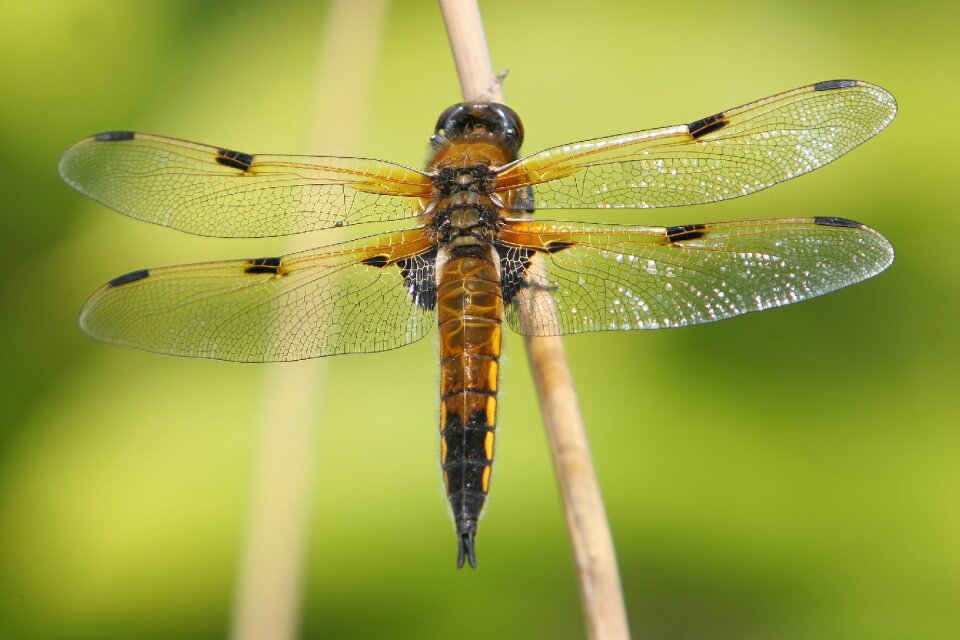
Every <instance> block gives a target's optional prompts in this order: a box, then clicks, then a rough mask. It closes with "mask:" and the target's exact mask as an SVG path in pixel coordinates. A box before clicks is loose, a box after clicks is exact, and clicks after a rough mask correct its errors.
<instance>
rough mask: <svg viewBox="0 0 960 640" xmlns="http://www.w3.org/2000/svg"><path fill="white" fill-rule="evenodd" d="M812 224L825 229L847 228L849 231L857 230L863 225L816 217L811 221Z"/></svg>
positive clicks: (840, 219)
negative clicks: (820, 225) (819, 225)
mask: <svg viewBox="0 0 960 640" xmlns="http://www.w3.org/2000/svg"><path fill="white" fill-rule="evenodd" d="M813 223H814V224H822V225H823V226H825V227H847V228H849V229H859V228H860V227H862V226H863V225H862V224H860V223H859V222H855V221H853V220H847V219H846V218H831V217H828V216H822V217H817V218H814V219H813Z"/></svg>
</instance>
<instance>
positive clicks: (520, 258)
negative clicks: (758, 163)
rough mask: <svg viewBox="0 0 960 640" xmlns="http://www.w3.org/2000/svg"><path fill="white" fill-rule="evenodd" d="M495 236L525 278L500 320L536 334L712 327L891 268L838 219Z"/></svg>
mask: <svg viewBox="0 0 960 640" xmlns="http://www.w3.org/2000/svg"><path fill="white" fill-rule="evenodd" d="M501 237H502V239H503V243H502V246H501V247H500V252H501V260H503V261H504V264H505V265H506V266H505V267H504V268H503V269H502V270H503V272H504V273H507V274H510V273H512V272H514V271H517V272H520V271H522V272H523V273H524V274H525V278H524V280H523V282H522V284H520V285H519V286H517V287H516V288H515V290H516V291H517V293H516V295H515V296H513V298H512V299H511V300H509V302H510V303H511V304H509V306H508V307H507V308H506V310H505V315H506V318H507V321H508V323H509V324H510V326H511V327H512V328H513V329H514V330H515V331H517V332H519V333H522V334H526V335H536V336H545V335H559V334H567V333H580V332H584V331H605V330H630V329H660V328H666V327H682V326H686V325H693V324H701V323H704V322H713V321H714V320H722V319H724V318H730V317H733V316H737V315H740V314H742V313H747V312H750V311H762V310H764V309H769V308H771V307H778V306H781V305H785V304H791V303H793V302H799V301H801V300H806V299H807V298H812V297H814V296H818V295H821V294H824V293H827V292H829V291H833V290H834V289H839V288H841V287H845V286H847V285H850V284H854V283H856V282H860V281H861V280H865V279H867V278H870V277H872V276H874V275H876V274H878V273H880V272H881V271H883V270H884V269H886V268H887V267H888V266H889V265H890V264H891V262H892V261H893V248H892V247H891V246H890V243H889V242H887V240H886V239H885V238H884V237H883V236H881V235H880V234H879V233H877V232H876V231H873V230H872V229H869V228H867V227H865V226H863V225H861V224H859V223H857V222H853V221H851V220H845V219H842V218H784V219H770V220H745V221H740V222H721V223H710V224H695V225H684V226H678V227H629V226H617V225H587V224H577V223H557V222H512V223H510V224H509V225H508V226H507V228H505V229H504V231H503V233H502V234H501ZM511 265H512V266H511Z"/></svg>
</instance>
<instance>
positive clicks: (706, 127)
mask: <svg viewBox="0 0 960 640" xmlns="http://www.w3.org/2000/svg"><path fill="white" fill-rule="evenodd" d="M725 126H727V119H726V118H724V116H723V114H722V113H715V114H713V115H712V116H707V117H706V118H701V119H700V120H697V121H696V122H691V123H690V124H688V125H687V129H688V130H689V131H690V135H691V136H693V137H694V139H697V138H702V137H703V136H705V135H707V134H708V133H713V132H714V131H717V130H718V129H723V128H724V127H725Z"/></svg>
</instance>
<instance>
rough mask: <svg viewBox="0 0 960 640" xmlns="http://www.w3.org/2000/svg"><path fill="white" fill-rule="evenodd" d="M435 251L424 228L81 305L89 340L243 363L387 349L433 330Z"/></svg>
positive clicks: (155, 274) (124, 289) (157, 281)
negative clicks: (91, 338) (93, 339)
mask: <svg viewBox="0 0 960 640" xmlns="http://www.w3.org/2000/svg"><path fill="white" fill-rule="evenodd" d="M432 247H433V245H432V244H431V243H430V241H429V239H428V238H427V237H426V234H425V233H424V231H423V230H421V229H415V230H410V231H402V232H396V233H393V234H384V235H380V236H373V237H370V238H365V239H362V240H358V241H355V242H346V243H341V244H334V245H330V246H327V247H321V248H318V249H313V250H310V251H305V252H301V253H294V254H291V255H287V256H282V257H276V258H254V259H249V260H228V261H223V262H207V263H200V264H188V265H180V266H173V267H163V268H159V269H143V270H140V271H134V272H132V273H129V274H126V275H123V276H120V277H118V278H115V279H114V280H112V281H111V282H109V283H107V284H106V285H104V286H103V287H101V288H100V289H99V290H98V291H97V292H95V293H94V294H93V295H92V296H91V298H90V299H89V300H88V301H87V303H86V305H85V306H84V307H83V310H82V311H81V313H80V326H81V327H82V328H83V330H84V331H86V332H87V333H89V334H90V335H91V336H93V337H95V338H98V339H100V340H103V341H105V342H110V343H114V344H120V345H124V346H128V347H135V348H139V349H145V350H148V351H155V352H160V353H166V354H172V355H178V356H190V357H197V358H215V359H219V360H233V361H240V362H267V361H289V360H301V359H304V358H313V357H317V356H328V355H335V354H341V353H358V352H369V351H385V350H387V349H393V348H395V347H400V346H403V345H405V344H409V343H411V342H414V341H416V340H418V339H420V338H421V337H423V336H424V335H425V334H426V333H427V331H429V329H430V327H431V326H433V325H434V324H435V323H436V319H435V318H436V312H435V308H434V307H435V302H436V291H435V285H433V284H432V283H433V282H434V262H433V259H432V255H431V251H433V249H432Z"/></svg>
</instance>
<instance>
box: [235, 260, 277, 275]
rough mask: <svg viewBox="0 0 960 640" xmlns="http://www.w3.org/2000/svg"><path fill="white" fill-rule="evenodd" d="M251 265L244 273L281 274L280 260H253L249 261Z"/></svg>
mask: <svg viewBox="0 0 960 640" xmlns="http://www.w3.org/2000/svg"><path fill="white" fill-rule="evenodd" d="M247 264H248V265H249V266H248V267H247V268H246V269H244V270H243V272H244V273H272V274H274V275H276V274H278V273H280V266H281V265H280V258H253V259H251V260H247Z"/></svg>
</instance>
